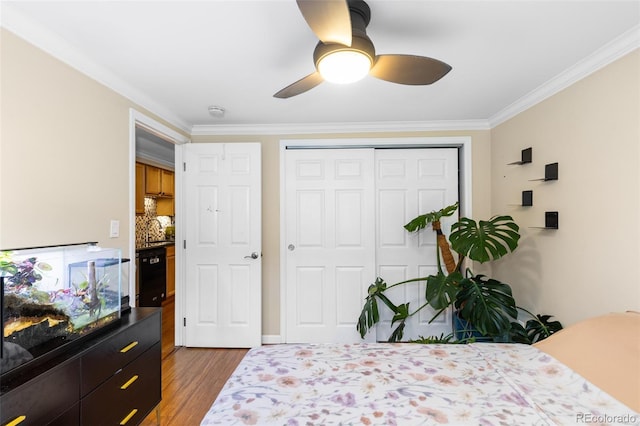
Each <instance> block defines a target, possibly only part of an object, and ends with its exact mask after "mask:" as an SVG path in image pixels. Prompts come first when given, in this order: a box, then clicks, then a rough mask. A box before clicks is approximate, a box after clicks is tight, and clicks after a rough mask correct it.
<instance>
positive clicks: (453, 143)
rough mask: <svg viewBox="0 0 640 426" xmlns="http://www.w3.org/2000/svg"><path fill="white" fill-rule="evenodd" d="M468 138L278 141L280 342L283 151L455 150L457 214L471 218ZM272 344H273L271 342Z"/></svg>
mask: <svg viewBox="0 0 640 426" xmlns="http://www.w3.org/2000/svg"><path fill="white" fill-rule="evenodd" d="M471 139H472V138H471V137H470V136H451V137H406V138H403V137H397V138H375V137H370V138H367V137H360V138H336V139H281V140H280V147H279V149H280V194H281V195H280V341H281V342H286V341H287V335H286V332H287V331H286V330H287V317H286V309H285V306H286V303H287V297H286V285H287V280H286V268H287V264H286V258H287V255H286V253H287V249H286V241H285V237H286V235H285V229H286V215H285V197H284V191H285V183H286V182H285V179H286V176H285V152H286V150H287V149H312V148H315V149H340V148H398V149H400V148H457V149H458V165H459V173H460V176H459V181H458V185H459V187H460V201H461V202H460V210H459V212H460V215H461V216H467V217H471V216H472V212H471V209H472V192H473V188H472V170H471V163H472V158H473V157H472V152H471V151H472V145H471ZM274 343H275V342H274Z"/></svg>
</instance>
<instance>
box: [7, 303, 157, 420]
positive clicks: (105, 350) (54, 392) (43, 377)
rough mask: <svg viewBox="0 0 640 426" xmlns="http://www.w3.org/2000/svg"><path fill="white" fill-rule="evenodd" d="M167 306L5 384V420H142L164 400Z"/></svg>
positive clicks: (138, 314) (143, 311) (137, 311)
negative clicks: (163, 337)
mask: <svg viewBox="0 0 640 426" xmlns="http://www.w3.org/2000/svg"><path fill="white" fill-rule="evenodd" d="M161 313H162V310H161V308H133V309H132V310H131V312H130V313H128V314H124V315H123V316H122V318H121V321H120V324H118V326H117V327H116V328H113V329H111V330H109V331H107V332H105V333H102V334H99V335H98V336H97V337H95V338H91V339H89V340H86V341H83V342H82V344H81V345H79V346H78V347H76V348H74V349H73V350H70V351H67V352H65V353H64V354H62V355H59V356H57V357H56V358H53V359H51V360H49V361H47V362H45V363H43V364H42V365H39V366H38V367H36V368H34V369H33V370H30V371H28V372H27V373H25V374H22V375H20V376H17V377H15V378H12V379H11V380H9V381H6V382H3V383H0V389H1V394H0V425H11V426H17V425H20V426H23V425H61V426H62V425H64V426H71V425H87V426H89V425H90V426H94V425H137V424H139V423H140V422H141V421H142V420H144V419H145V418H146V417H147V416H148V415H149V413H151V412H152V411H153V409H154V408H155V407H156V406H158V404H159V403H160V399H161V342H160V341H161V324H162V315H161Z"/></svg>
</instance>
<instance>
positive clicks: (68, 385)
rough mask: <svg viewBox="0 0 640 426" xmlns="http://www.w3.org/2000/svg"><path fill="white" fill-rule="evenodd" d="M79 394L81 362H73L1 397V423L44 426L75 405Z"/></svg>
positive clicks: (61, 365)
mask: <svg viewBox="0 0 640 426" xmlns="http://www.w3.org/2000/svg"><path fill="white" fill-rule="evenodd" d="M79 394H80V360H79V359H74V360H71V361H69V362H66V363H63V364H60V365H57V366H56V367H54V368H52V369H51V370H49V371H47V372H46V373H43V374H41V375H39V376H38V377H36V378H35V379H33V380H30V381H28V382H26V383H24V384H23V385H21V386H19V387H17V388H15V389H13V390H11V391H10V392H7V393H6V394H4V395H2V397H1V398H0V424H3V425H4V424H7V423H10V422H12V421H16V422H18V420H20V419H22V421H21V422H18V423H14V424H19V425H20V426H25V425H38V426H41V425H46V424H48V423H49V422H51V420H52V419H55V418H57V417H59V416H61V415H63V413H65V412H66V411H68V410H69V409H70V408H71V407H72V406H73V405H74V404H76V403H77V402H78V397H79ZM76 418H77V415H76ZM54 424H55V423H54ZM71 424H73V423H71ZM75 424H77V421H76V423H75Z"/></svg>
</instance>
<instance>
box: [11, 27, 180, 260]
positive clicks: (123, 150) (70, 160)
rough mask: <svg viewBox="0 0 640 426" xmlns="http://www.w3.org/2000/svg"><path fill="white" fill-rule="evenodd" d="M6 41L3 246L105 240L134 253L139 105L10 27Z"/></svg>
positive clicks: (104, 244) (103, 242)
mask: <svg viewBox="0 0 640 426" xmlns="http://www.w3.org/2000/svg"><path fill="white" fill-rule="evenodd" d="M1 43H2V44H1V54H0V55H1V56H0V66H1V69H0V90H1V92H0V93H1V101H0V247H1V248H12V247H24V246H32V245H48V244H62V243H74V242H83V241H98V242H99V243H100V244H101V245H103V246H106V247H116V248H120V249H122V253H123V256H125V257H127V256H129V253H128V251H129V250H128V246H129V242H128V229H129V222H130V219H129V196H128V193H129V108H131V107H136V105H134V104H133V103H131V102H130V101H129V100H127V99H126V98H124V97H122V96H120V95H119V94H117V93H115V92H114V91H112V90H110V89H109V88H107V87H105V86H103V85H101V84H100V83H98V82H96V81H95V80H92V79H90V78H88V77H86V76H85V75H83V74H81V73H79V72H78V71H76V70H75V69H73V68H71V67H69V66H67V65H66V64H64V63H62V62H60V61H59V60H57V59H55V58H53V57H52V56H50V55H48V54H46V53H44V52H42V51H41V50H39V49H37V48H35V47H33V46H32V45H30V44H28V43H27V42H25V41H24V40H22V39H20V38H18V37H16V36H15V35H13V34H12V33H11V32H9V31H7V30H4V29H2V32H1ZM137 109H138V111H140V112H142V113H145V114H147V115H149V116H151V117H153V118H155V119H157V120H158V121H161V120H159V119H158V118H157V117H154V116H153V115H152V114H150V113H149V112H147V111H144V110H143V109H142V108H137ZM164 124H167V125H168V123H164ZM111 219H116V220H119V221H120V237H119V238H109V223H110V220H111Z"/></svg>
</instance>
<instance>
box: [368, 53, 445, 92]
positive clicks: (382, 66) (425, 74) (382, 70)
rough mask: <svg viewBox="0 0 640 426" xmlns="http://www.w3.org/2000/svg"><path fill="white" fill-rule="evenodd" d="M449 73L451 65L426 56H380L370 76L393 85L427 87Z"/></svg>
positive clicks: (377, 57)
mask: <svg viewBox="0 0 640 426" xmlns="http://www.w3.org/2000/svg"><path fill="white" fill-rule="evenodd" d="M449 71H451V66H450V65H448V64H445V63H444V62H442V61H439V60H437V59H433V58H427V57H426V56H414V55H378V56H376V63H375V65H374V66H373V67H372V68H371V71H369V74H370V75H372V76H374V77H376V78H379V79H381V80H385V81H390V82H392V83H399V84H409V85H425V84H431V83H434V82H436V81H438V80H440V79H441V78H442V77H444V76H445V75H446V74H447V73H448V72H449Z"/></svg>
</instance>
